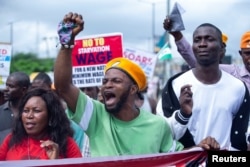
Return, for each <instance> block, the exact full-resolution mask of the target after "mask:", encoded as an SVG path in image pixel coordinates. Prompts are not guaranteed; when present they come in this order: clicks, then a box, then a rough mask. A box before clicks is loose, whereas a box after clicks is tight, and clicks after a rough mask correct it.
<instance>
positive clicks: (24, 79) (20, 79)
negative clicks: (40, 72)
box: [9, 71, 30, 88]
mask: <svg viewBox="0 0 250 167" xmlns="http://www.w3.org/2000/svg"><path fill="white" fill-rule="evenodd" d="M9 77H14V78H15V80H16V81H17V83H18V85H19V86H21V87H26V88H29V86H30V78H29V76H28V75H27V74H26V73H24V72H21V71H18V72H13V73H11V74H10V75H9Z"/></svg>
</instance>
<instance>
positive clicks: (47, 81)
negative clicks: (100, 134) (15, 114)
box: [31, 72, 84, 149]
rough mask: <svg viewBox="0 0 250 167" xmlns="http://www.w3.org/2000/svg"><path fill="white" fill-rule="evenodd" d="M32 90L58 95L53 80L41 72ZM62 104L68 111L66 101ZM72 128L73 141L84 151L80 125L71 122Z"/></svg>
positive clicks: (32, 84) (82, 133) (62, 101)
mask: <svg viewBox="0 0 250 167" xmlns="http://www.w3.org/2000/svg"><path fill="white" fill-rule="evenodd" d="M32 88H44V89H48V90H53V91H55V93H56V89H55V87H54V84H53V83H52V80H51V78H50V76H49V75H48V74H47V73H44V72H39V73H37V75H36V76H35V77H34V79H33V81H32V83H31V89H32ZM60 100H61V103H62V105H63V108H64V109H65V110H66V111H67V105H66V104H65V102H64V100H63V99H61V98H60ZM70 125H71V128H72V129H73V131H74V133H73V139H74V140H75V142H76V143H77V145H78V147H79V148H80V149H82V147H83V143H84V132H83V131H82V129H81V128H80V126H79V125H77V124H76V123H75V122H74V121H72V120H70Z"/></svg>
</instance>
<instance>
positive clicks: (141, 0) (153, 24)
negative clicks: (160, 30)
mask: <svg viewBox="0 0 250 167" xmlns="http://www.w3.org/2000/svg"><path fill="white" fill-rule="evenodd" d="M139 1H140V2H145V3H149V4H151V6H152V45H153V46H152V47H153V48H152V52H154V47H155V5H156V3H157V2H150V1H144V0H139Z"/></svg>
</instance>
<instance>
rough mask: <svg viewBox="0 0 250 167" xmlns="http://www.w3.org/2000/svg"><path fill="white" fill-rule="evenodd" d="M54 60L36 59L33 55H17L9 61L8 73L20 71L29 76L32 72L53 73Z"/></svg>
mask: <svg viewBox="0 0 250 167" xmlns="http://www.w3.org/2000/svg"><path fill="white" fill-rule="evenodd" d="M53 66H54V59H52V58H45V59H41V58H38V57H37V55H36V54H34V53H17V54H15V55H14V56H13V57H12V59H11V65H10V73H12V72H15V71H22V72H25V73H27V74H28V75H30V74H31V73H33V72H49V71H53Z"/></svg>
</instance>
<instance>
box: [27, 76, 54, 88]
mask: <svg viewBox="0 0 250 167" xmlns="http://www.w3.org/2000/svg"><path fill="white" fill-rule="evenodd" d="M35 87H43V88H45V89H51V88H52V80H51V78H50V76H49V75H48V74H47V73H44V72H39V73H38V74H37V75H36V76H35V78H34V79H33V81H32V83H31V88H35Z"/></svg>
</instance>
